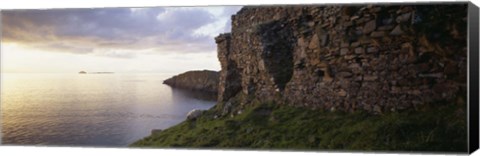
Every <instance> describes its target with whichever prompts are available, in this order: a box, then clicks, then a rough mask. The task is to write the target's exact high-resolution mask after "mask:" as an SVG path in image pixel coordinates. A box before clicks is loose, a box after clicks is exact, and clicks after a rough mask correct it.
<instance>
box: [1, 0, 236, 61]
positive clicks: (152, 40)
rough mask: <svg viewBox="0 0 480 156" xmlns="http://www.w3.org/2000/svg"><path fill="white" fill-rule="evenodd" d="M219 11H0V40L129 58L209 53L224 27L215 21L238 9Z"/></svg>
mask: <svg viewBox="0 0 480 156" xmlns="http://www.w3.org/2000/svg"><path fill="white" fill-rule="evenodd" d="M222 9H223V10H224V11H223V13H222V14H213V12H218V10H219V8H218V7H215V8H212V7H211V8H202V7H157V8H100V9H54V10H3V11H2V41H3V42H6V43H8V42H15V43H20V44H23V45H27V46H29V47H32V48H39V49H43V50H47V51H52V52H67V53H74V54H94V55H100V56H108V57H115V58H133V57H134V55H135V54H134V53H135V51H144V50H149V51H150V52H156V53H162V52H182V53H197V52H212V51H214V49H215V47H216V46H215V44H214V40H213V38H212V36H215V35H217V34H218V33H221V32H223V31H224V30H225V28H223V27H225V26H228V24H227V25H224V24H220V25H219V24H218V23H225V19H228V20H229V19H230V16H231V14H230V15H229V13H231V12H232V11H231V10H235V9H237V10H238V7H237V8H233V9H232V8H230V7H222ZM212 10H215V11H212ZM226 12H227V13H226ZM228 20H227V21H228ZM212 25H213V26H212ZM199 32H204V33H199Z"/></svg>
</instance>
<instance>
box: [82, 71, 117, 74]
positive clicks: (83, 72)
mask: <svg viewBox="0 0 480 156" xmlns="http://www.w3.org/2000/svg"><path fill="white" fill-rule="evenodd" d="M78 74H87V72H86V71H80V72H78ZM88 74H114V72H90V73H88Z"/></svg>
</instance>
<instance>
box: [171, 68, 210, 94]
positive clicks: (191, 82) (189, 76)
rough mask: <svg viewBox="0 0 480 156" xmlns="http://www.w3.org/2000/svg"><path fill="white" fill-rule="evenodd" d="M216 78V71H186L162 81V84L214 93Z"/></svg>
mask: <svg viewBox="0 0 480 156" xmlns="http://www.w3.org/2000/svg"><path fill="white" fill-rule="evenodd" d="M218 79H219V74H218V72H216V71H210V70H202V71H188V72H185V73H182V74H179V75H176V76H173V77H171V78H169V79H167V80H165V81H163V84H167V85H169V86H171V87H175V88H181V89H187V90H192V91H204V92H210V93H215V94H216V93H217V90H218V83H219V81H218Z"/></svg>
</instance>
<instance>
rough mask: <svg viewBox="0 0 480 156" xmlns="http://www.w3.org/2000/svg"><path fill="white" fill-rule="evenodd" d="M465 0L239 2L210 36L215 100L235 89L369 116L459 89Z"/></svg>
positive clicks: (462, 90)
mask: <svg viewBox="0 0 480 156" xmlns="http://www.w3.org/2000/svg"><path fill="white" fill-rule="evenodd" d="M466 20H467V5H466V4H449V5H413V6H405V5H388V6H387V5H368V6H366V5H355V6H346V5H332V6H275V7H267V6H262V7H244V8H243V9H241V10H240V11H239V12H238V13H237V14H236V15H234V16H232V32H231V34H222V35H220V36H219V37H217V38H216V42H217V44H218V57H219V60H220V62H221V66H222V71H221V72H220V87H219V94H220V97H219V101H221V102H226V101H228V100H229V98H231V97H233V96H235V95H236V94H239V93H243V94H246V95H251V96H249V97H254V98H256V99H258V100H263V101H268V100H275V101H279V102H280V103H287V104H291V105H296V106H304V107H311V108H315V109H316V108H321V109H331V110H332V109H337V110H344V111H353V110H357V109H363V110H367V111H370V112H384V111H395V110H401V109H408V108H415V107H417V106H419V105H422V104H425V103H432V102H440V101H441V102H449V101H454V100H456V97H457V96H464V95H466V73H467V67H466V61H467V60H466V56H467V50H466V45H467V40H466V38H467V35H466V28H467V23H466Z"/></svg>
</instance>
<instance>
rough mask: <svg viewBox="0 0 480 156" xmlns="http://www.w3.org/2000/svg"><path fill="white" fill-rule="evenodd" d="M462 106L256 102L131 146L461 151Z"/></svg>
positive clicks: (464, 137)
mask: <svg viewBox="0 0 480 156" xmlns="http://www.w3.org/2000/svg"><path fill="white" fill-rule="evenodd" d="M462 109H463V110H465V109H464V108H460V106H458V105H446V106H442V107H438V108H436V109H429V110H428V111H404V112H391V113H385V114H383V115H373V114H369V113H366V112H361V111H358V112H354V113H342V112H326V111H319V110H310V109H305V108H298V107H292V106H285V105H278V104H274V103H255V104H252V105H251V106H249V107H247V108H246V109H245V110H244V111H243V113H242V114H240V115H236V116H233V117H230V116H225V117H220V118H216V119H215V118H214V115H215V114H216V112H217V110H216V108H213V109H211V110H209V111H207V112H205V113H204V114H203V115H202V116H201V117H200V118H198V119H197V120H195V121H191V120H186V121H184V122H182V123H180V124H178V125H176V126H173V127H171V128H169V129H166V130H164V131H162V132H160V133H157V134H154V135H151V136H148V137H146V138H144V139H142V140H139V141H137V142H135V143H133V144H132V145H131V146H132V147H177V148H178V147H184V148H200V147H202V148H222V149H224V148H233V149H282V150H355V151H356V150H361V151H429V152H466V151H467V130H466V115H465V113H462V112H461V110H462ZM459 112H460V113H459Z"/></svg>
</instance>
